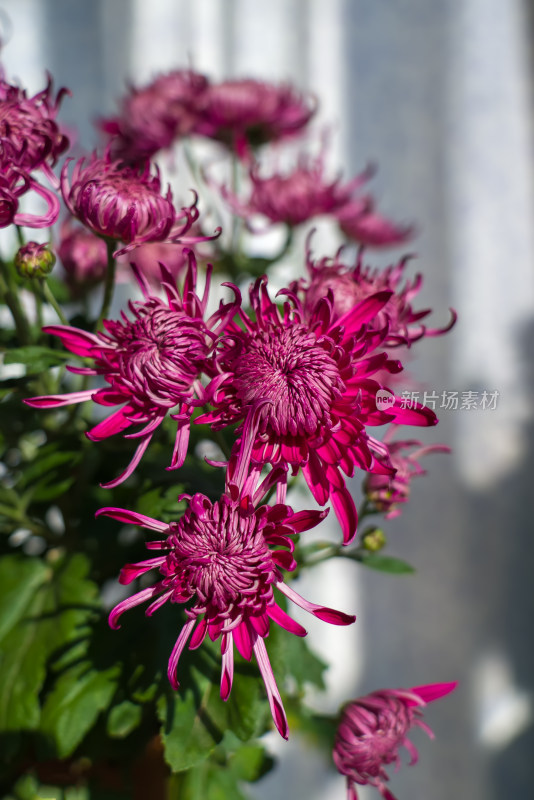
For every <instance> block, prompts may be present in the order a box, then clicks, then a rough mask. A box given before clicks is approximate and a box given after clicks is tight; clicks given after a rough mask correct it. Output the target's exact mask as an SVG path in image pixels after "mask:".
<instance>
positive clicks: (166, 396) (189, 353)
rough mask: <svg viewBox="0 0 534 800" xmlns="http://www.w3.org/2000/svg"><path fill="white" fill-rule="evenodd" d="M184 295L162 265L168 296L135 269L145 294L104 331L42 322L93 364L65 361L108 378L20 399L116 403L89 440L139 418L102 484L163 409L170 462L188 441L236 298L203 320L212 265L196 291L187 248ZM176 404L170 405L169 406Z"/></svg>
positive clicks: (41, 403)
mask: <svg viewBox="0 0 534 800" xmlns="http://www.w3.org/2000/svg"><path fill="white" fill-rule="evenodd" d="M189 259H190V260H189V267H188V269H187V273H186V277H185V284H184V289H183V296H181V295H180V292H179V291H178V289H177V288H176V284H175V283H174V282H173V280H172V277H171V275H170V273H169V272H168V270H167V269H166V268H165V267H162V268H161V274H162V283H161V286H162V288H163V289H164V290H165V292H166V295H167V298H166V300H167V301H166V302H165V301H164V300H162V299H161V298H159V297H151V296H150V292H149V288H148V285H147V283H146V282H145V281H144V279H143V278H142V276H141V275H140V273H137V278H138V280H139V283H140V286H141V289H142V291H143V294H144V300H143V301H141V302H130V303H129V309H130V312H131V318H130V317H128V316H127V315H126V314H124V313H122V315H121V316H122V318H121V319H120V320H118V321H115V320H104V328H105V330H106V333H94V334H93V333H89V332H87V331H83V330H79V329H77V328H72V327H69V326H66V325H52V326H48V327H45V328H43V330H44V332H45V333H50V334H53V335H54V336H58V337H59V338H60V339H61V341H62V343H63V344H64V345H65V347H67V349H69V350H70V351H71V352H72V353H76V355H79V356H83V357H85V358H90V359H92V360H93V361H94V367H69V369H70V371H71V372H75V373H78V374H83V375H101V376H102V377H103V378H104V379H105V380H106V382H107V383H108V384H109V385H108V386H106V387H104V388H102V389H98V390H94V389H88V390H86V391H80V392H72V393H70V394H63V395H61V394H60V395H51V396H48V397H34V398H32V399H30V400H25V402H26V403H27V405H29V406H32V407H33V408H54V407H57V406H66V405H71V404H72V403H82V402H84V401H86V400H93V401H94V402H95V403H98V404H99V405H103V406H120V408H119V409H117V410H116V411H114V412H113V413H112V414H111V416H109V417H107V418H106V419H104V420H102V422H99V423H98V424H97V425H95V427H94V428H92V429H91V430H90V431H88V433H87V436H88V438H89V439H91V440H92V441H100V440H102V439H107V438H108V437H109V436H112V435H113V434H115V433H120V432H122V431H125V430H127V429H128V428H131V427H132V425H135V426H137V425H141V426H143V427H142V428H141V430H138V431H136V432H135V433H129V434H126V435H125V436H126V438H131V439H137V440H138V441H139V444H138V447H137V449H136V451H135V454H134V456H133V458H132V460H131V462H130V464H129V465H128V467H127V468H126V469H125V470H124V472H122V473H121V475H119V477H118V478H115V480H112V481H110V482H109V483H107V484H105V486H106V488H111V487H113V486H117V485H118V484H119V483H122V481H124V480H126V478H127V477H129V475H131V474H132V472H133V471H134V469H135V467H136V466H137V464H138V463H139V461H140V460H141V458H142V456H143V453H144V452H145V450H146V448H147V447H148V445H149V443H150V441H151V439H152V437H153V435H154V432H155V431H156V430H157V428H158V427H159V426H160V425H161V423H162V422H163V420H164V419H165V417H166V416H167V415H170V417H171V419H173V420H176V423H177V433H176V441H175V445H174V452H173V455H172V459H171V464H170V467H169V469H176V468H177V467H180V466H181V465H182V464H183V462H184V459H185V455H186V452H187V445H188V441H189V423H190V418H191V413H192V411H193V408H194V407H195V406H199V405H203V404H204V403H206V402H208V400H209V394H208V393H207V392H206V390H205V389H204V387H203V385H202V383H201V382H200V375H201V373H202V372H203V371H204V369H205V362H206V359H207V358H208V356H209V354H210V351H211V350H212V347H213V342H214V341H215V339H216V338H217V335H218V334H219V333H220V332H221V331H222V330H224V327H225V325H226V324H227V322H228V320H229V319H230V318H231V317H232V316H233V315H234V314H235V305H236V304H235V303H234V302H232V303H228V304H223V303H222V302H221V304H220V307H219V309H218V311H217V312H216V313H215V314H213V315H212V316H211V317H210V318H209V319H208V320H206V321H204V314H205V311H206V304H207V299H208V291H209V277H210V270H209V269H208V273H207V277H206V287H205V291H204V295H203V297H202V298H200V297H199V296H198V295H197V293H196V261H195V258H194V255H193V253H191V252H190V253H189ZM174 408H176V410H175V411H174V413H172V414H171V413H170V412H171V411H172V409H174Z"/></svg>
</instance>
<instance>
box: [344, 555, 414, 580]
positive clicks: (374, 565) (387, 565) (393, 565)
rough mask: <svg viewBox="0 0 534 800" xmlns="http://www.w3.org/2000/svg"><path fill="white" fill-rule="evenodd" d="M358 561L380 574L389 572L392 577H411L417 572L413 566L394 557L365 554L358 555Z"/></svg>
mask: <svg viewBox="0 0 534 800" xmlns="http://www.w3.org/2000/svg"><path fill="white" fill-rule="evenodd" d="M357 560H358V561H361V563H362V564H365V566H366V567H371V569H376V570H379V571H380V572H389V573H390V574H391V575H409V574H412V573H414V572H415V568H414V567H412V566H411V564H408V563H407V562H406V561H403V560H402V559H401V558H394V557H393V556H382V555H380V554H378V553H365V552H363V553H359V554H358V559H357Z"/></svg>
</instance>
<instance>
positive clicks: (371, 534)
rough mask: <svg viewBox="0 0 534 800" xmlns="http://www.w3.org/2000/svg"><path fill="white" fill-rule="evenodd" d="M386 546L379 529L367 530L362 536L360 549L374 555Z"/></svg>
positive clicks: (382, 533)
mask: <svg viewBox="0 0 534 800" xmlns="http://www.w3.org/2000/svg"><path fill="white" fill-rule="evenodd" d="M385 544H386V537H385V535H384V531H383V530H382V529H381V528H369V530H367V531H365V533H364V534H363V536H362V547H363V548H364V549H365V550H369V551H370V552H371V553H376V552H378V550H382V548H383V547H384V546H385Z"/></svg>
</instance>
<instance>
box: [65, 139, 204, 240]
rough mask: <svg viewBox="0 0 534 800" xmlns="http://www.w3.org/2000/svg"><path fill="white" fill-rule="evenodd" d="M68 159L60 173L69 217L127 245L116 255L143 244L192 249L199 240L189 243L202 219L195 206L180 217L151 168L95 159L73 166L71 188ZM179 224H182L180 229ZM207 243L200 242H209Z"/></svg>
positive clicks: (105, 159)
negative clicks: (190, 234) (191, 232)
mask: <svg viewBox="0 0 534 800" xmlns="http://www.w3.org/2000/svg"><path fill="white" fill-rule="evenodd" d="M71 160H72V159H67V161H66V162H65V164H64V166H63V169H62V170H61V191H62V193H63V199H64V200H65V203H66V205H67V207H68V209H69V211H70V212H71V214H72V215H73V216H74V217H76V218H77V219H79V220H80V222H82V223H83V224H84V225H86V226H87V227H88V228H90V229H91V230H92V231H94V232H95V233H97V234H98V235H99V236H105V237H107V238H109V239H116V240H118V241H122V242H124V243H125V244H126V247H123V248H122V249H120V250H117V251H116V253H115V255H116V256H117V255H121V254H122V253H126V252H128V251H129V250H132V249H133V248H134V247H137V245H139V244H142V243H143V242H161V241H174V242H178V241H180V242H182V243H183V244H186V245H187V244H192V243H194V242H196V241H198V237H186V234H187V232H188V231H189V229H190V228H191V226H192V225H193V223H194V222H195V221H196V220H197V219H198V209H197V206H196V200H197V198H196V197H195V201H194V202H193V204H192V205H191V206H190V207H186V208H183V209H182V210H181V213H180V214H177V213H176V211H175V208H174V205H173V202H172V193H171V190H170V187H169V188H168V189H167V194H166V195H162V194H161V181H160V178H159V172H158V171H157V169H156V173H155V174H154V175H152V174H151V171H150V164H149V162H145V164H144V166H139V167H137V166H135V167H133V166H128V165H125V164H122V163H120V162H118V161H113V160H112V159H111V156H110V153H109V151H108V152H106V154H105V155H104V158H98V157H97V156H96V154H93V156H92V157H91V160H90V161H89V163H88V164H86V163H85V159H84V158H82V159H80V160H79V161H78V162H77V163H76V164H75V166H74V170H73V173H72V177H71V181H70V184H69V179H68V169H69V163H70V161H71ZM179 220H184V222H183V224H182V225H179ZM205 238H206V237H201V239H205Z"/></svg>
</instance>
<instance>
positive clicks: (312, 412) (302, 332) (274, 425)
mask: <svg viewBox="0 0 534 800" xmlns="http://www.w3.org/2000/svg"><path fill="white" fill-rule="evenodd" d="M331 349H332V350H333V348H330V347H329V341H328V340H323V341H319V340H318V339H317V337H316V336H315V334H313V333H312V332H311V331H310V330H309V328H307V327H306V326H305V325H300V324H296V325H291V326H289V327H287V328H282V327H280V326H276V325H272V326H270V327H269V328H268V329H267V330H260V331H257V332H255V333H254V334H252V335H251V336H250V338H249V340H248V342H247V344H246V347H245V351H244V352H243V353H241V354H240V355H239V357H238V358H237V360H236V364H235V366H234V371H235V375H236V379H235V383H236V387H237V396H238V398H239V399H240V400H241V402H242V403H243V405H247V406H248V405H251V404H253V403H255V402H257V401H259V400H262V399H268V400H271V402H272V405H266V406H265V407H264V411H263V430H264V431H265V430H266V429H267V428H268V427H270V428H271V429H272V430H274V432H275V433H276V434H277V435H280V436H287V435H290V436H309V435H311V434H315V433H318V431H319V429H320V428H321V427H323V426H326V427H328V428H330V427H331V426H332V424H333V423H332V421H331V417H330V410H331V408H332V403H333V402H334V400H335V399H336V398H337V397H339V396H340V394H341V392H342V390H343V389H344V384H343V381H342V379H341V377H340V373H339V369H338V365H337V363H336V361H335V359H334V357H333V356H332V354H331V352H330V351H331Z"/></svg>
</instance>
